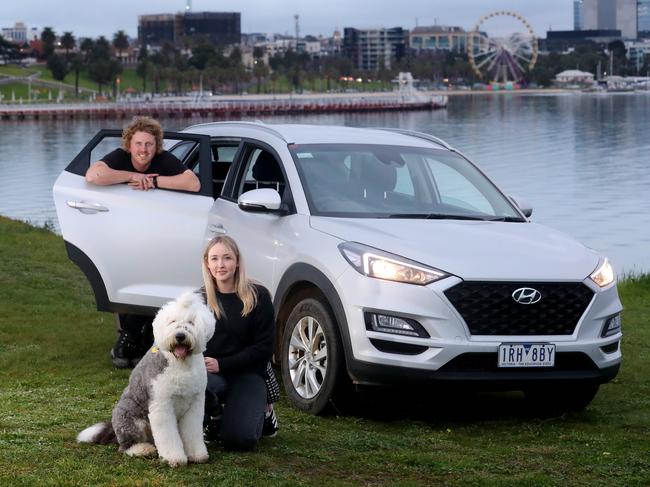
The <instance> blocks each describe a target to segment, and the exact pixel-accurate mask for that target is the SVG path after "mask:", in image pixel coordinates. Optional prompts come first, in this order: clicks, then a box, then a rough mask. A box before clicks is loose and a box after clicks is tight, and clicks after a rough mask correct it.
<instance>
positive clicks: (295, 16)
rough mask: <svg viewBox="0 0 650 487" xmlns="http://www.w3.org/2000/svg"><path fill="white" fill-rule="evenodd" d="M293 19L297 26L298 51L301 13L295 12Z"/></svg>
mask: <svg viewBox="0 0 650 487" xmlns="http://www.w3.org/2000/svg"><path fill="white" fill-rule="evenodd" d="M293 21H294V23H295V28H296V52H298V38H299V37H300V15H298V14H295V15H294V16H293Z"/></svg>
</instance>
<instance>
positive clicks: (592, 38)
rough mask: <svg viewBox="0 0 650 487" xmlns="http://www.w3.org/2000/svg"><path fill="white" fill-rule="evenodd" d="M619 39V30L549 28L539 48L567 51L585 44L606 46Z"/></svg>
mask: <svg viewBox="0 0 650 487" xmlns="http://www.w3.org/2000/svg"><path fill="white" fill-rule="evenodd" d="M620 39H621V31H620V30H549V31H547V32H546V39H543V41H544V42H542V43H540V49H541V50H543V51H547V52H567V51H569V50H570V49H574V48H576V47H577V46H581V45H585V44H592V43H596V44H600V45H604V46H606V45H607V44H609V43H610V42H612V41H616V40H620Z"/></svg>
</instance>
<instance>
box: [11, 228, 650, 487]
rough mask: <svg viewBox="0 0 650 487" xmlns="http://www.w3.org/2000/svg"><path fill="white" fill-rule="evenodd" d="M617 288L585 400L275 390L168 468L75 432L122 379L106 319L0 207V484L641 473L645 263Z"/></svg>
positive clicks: (327, 481)
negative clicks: (257, 411)
mask: <svg viewBox="0 0 650 487" xmlns="http://www.w3.org/2000/svg"><path fill="white" fill-rule="evenodd" d="M619 290H620V295H621V298H622V300H623V302H624V305H625V308H626V309H625V315H624V332H625V339H624V342H623V353H624V364H623V367H622V370H621V373H620V374H619V376H618V377H617V379H616V380H615V381H614V382H613V383H610V384H607V385H605V386H603V387H602V388H601V391H600V392H599V394H598V396H597V397H596V399H595V400H594V402H593V403H592V404H591V406H590V407H589V408H588V409H587V410H586V411H585V412H582V413H576V414H566V415H563V416H561V417H556V418H550V419H548V418H547V419H540V418H537V417H535V416H533V415H532V414H530V413H528V412H527V410H526V408H525V402H524V400H523V399H522V397H520V396H519V395H518V394H514V393H513V394H482V395H476V396H470V397H469V399H468V398H465V400H462V399H454V398H451V397H449V395H448V394H447V393H445V392H444V391H435V392H436V394H438V395H437V402H436V404H435V405H433V406H432V405H431V403H426V402H419V401H417V398H412V399H409V400H408V401H406V400H404V401H403V402H402V406H401V407H400V408H399V409H398V410H396V411H392V413H391V414H383V415H381V414H370V413H367V414H364V415H357V416H345V417H344V416H330V417H313V416H308V415H306V414H303V413H300V412H298V411H296V410H294V409H292V408H290V407H289V406H288V405H287V403H286V402H285V400H284V399H283V400H281V402H280V403H279V405H278V415H279V418H280V427H281V429H280V433H279V435H278V436H277V437H276V438H274V439H264V440H262V441H261V443H260V446H259V448H258V450H257V451H256V452H254V453H246V454H235V453H228V452H224V451H223V450H222V449H221V448H220V447H219V446H217V445H213V444H211V445H210V446H209V451H210V455H211V459H210V462H209V463H208V464H206V465H192V466H190V467H188V468H183V469H176V470H172V469H169V468H167V467H165V466H164V465H162V464H161V463H160V462H159V461H157V460H154V459H133V458H127V457H126V456H125V455H121V454H119V453H118V452H117V448H116V447H114V446H94V445H78V444H76V443H75V436H76V434H77V432H79V431H80V430H81V429H82V428H84V427H85V426H87V425H89V424H91V423H94V422H96V421H99V420H103V419H107V418H109V417H110V411H111V408H112V407H113V405H114V403H115V402H116V401H117V399H118V397H119V394H120V393H121V391H122V389H123V387H124V386H125V384H126V382H127V380H128V371H116V370H114V369H113V368H112V367H111V363H110V360H109V358H108V350H109V349H110V346H111V345H112V342H113V340H114V337H115V331H114V322H113V318H112V317H111V316H110V315H109V314H106V313H98V312H97V311H96V310H95V306H94V298H93V295H92V292H91V290H90V286H89V285H88V283H87V281H86V279H85V277H84V276H83V275H82V273H81V272H80V271H79V270H78V269H77V268H76V267H75V266H74V265H73V264H72V263H71V262H70V261H69V260H68V258H67V256H66V254H65V250H64V246H63V240H62V239H61V238H60V237H59V236H56V235H54V234H52V233H50V232H49V231H48V230H47V229H42V228H41V229H39V228H35V227H31V226H29V225H27V224H24V223H20V222H15V221H12V220H8V219H6V218H2V217H0V465H2V466H3V468H0V485H26V486H27V485H112V486H116V485H129V486H131V485H151V486H159V485H178V486H183V485H233V486H240V485H278V486H285V485H287V486H288V485H304V486H311V485H341V486H347V485H391V486H392V485H398V486H415V485H448V486H454V485H463V486H464V485H469V486H502V485H507V486H566V485H572V486H590V487H593V486H608V487H610V486H626V487H627V486H647V485H649V484H650V374H649V370H648V369H649V368H648V365H647V364H648V363H649V360H648V359H649V351H650V345H649V343H650V277H649V276H635V277H634V278H630V279H628V280H626V281H625V282H623V283H621V284H620V286H619ZM411 400H412V401H413V402H410V401H411ZM383 403H384V401H377V402H375V403H373V405H372V406H371V407H370V406H369V411H370V410H375V409H376V408H377V407H378V406H379V407H381V406H382V404H383Z"/></svg>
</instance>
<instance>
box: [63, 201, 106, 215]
mask: <svg viewBox="0 0 650 487" xmlns="http://www.w3.org/2000/svg"><path fill="white" fill-rule="evenodd" d="M66 203H67V204H68V206H69V207H70V208H74V209H75V210H79V211H80V212H81V213H83V214H85V215H92V214H93V213H99V212H104V211H108V208H106V207H105V206H102V205H99V204H97V203H86V202H85V201H67V202H66Z"/></svg>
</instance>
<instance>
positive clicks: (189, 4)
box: [185, 0, 192, 12]
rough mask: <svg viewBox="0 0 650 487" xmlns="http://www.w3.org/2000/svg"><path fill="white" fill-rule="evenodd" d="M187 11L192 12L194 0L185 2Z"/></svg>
mask: <svg viewBox="0 0 650 487" xmlns="http://www.w3.org/2000/svg"><path fill="white" fill-rule="evenodd" d="M185 11H186V12H191V11H192V0H187V1H186V2H185Z"/></svg>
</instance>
